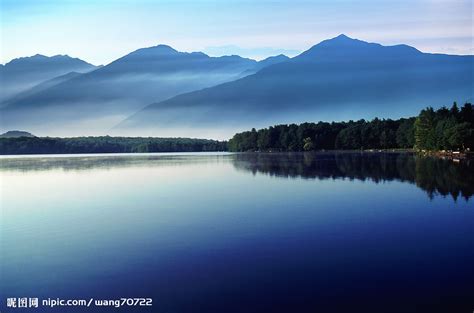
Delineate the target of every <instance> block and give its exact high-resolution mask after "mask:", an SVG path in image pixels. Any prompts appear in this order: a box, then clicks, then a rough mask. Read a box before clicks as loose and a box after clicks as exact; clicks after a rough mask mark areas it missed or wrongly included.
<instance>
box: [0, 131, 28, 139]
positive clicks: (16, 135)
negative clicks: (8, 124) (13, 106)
mask: <svg viewBox="0 0 474 313" xmlns="http://www.w3.org/2000/svg"><path fill="white" fill-rule="evenodd" d="M19 137H30V138H31V137H36V136H35V135H33V134H31V133H29V132H26V131H23V130H9V131H7V132H6V133H3V134H0V138H19Z"/></svg>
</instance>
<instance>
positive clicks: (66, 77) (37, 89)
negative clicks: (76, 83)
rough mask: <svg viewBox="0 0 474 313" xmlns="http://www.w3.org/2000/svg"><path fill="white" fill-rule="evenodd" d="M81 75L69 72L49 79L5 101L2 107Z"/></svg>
mask: <svg viewBox="0 0 474 313" xmlns="http://www.w3.org/2000/svg"><path fill="white" fill-rule="evenodd" d="M80 75H82V74H81V73H78V72H69V73H67V74H64V75H60V76H58V77H54V78H51V79H48V80H46V81H44V82H41V83H39V84H38V85H35V86H33V87H31V88H29V89H27V90H25V91H23V92H20V93H18V94H16V95H14V96H13V97H12V98H9V99H7V100H5V101H3V103H1V104H0V107H5V106H8V105H10V104H11V103H14V102H17V101H20V100H21V99H24V98H27V97H30V96H32V95H34V94H36V93H38V92H40V91H43V90H46V89H48V88H51V87H53V86H56V85H58V84H60V83H63V82H65V81H67V80H70V79H73V78H75V77H78V76H80Z"/></svg>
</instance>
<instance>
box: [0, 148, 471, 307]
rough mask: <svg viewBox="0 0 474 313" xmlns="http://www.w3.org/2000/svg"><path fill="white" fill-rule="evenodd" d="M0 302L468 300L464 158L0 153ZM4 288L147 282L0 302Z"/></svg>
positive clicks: (53, 289) (408, 303) (36, 291)
mask: <svg viewBox="0 0 474 313" xmlns="http://www.w3.org/2000/svg"><path fill="white" fill-rule="evenodd" d="M0 183H1V194H0V196H1V198H0V200H1V201H0V205H1V210H0V213H1V219H0V227H1V228H0V229H1V230H0V231H1V232H0V275H1V276H0V296H1V301H2V306H0V311H1V312H10V311H12V312H22V311H24V312H73V311H74V312H116V311H117V310H118V311H121V312H157V313H159V312H163V313H171V312H178V313H179V312H183V313H184V312H216V313H226V312H289V313H292V312H453V313H454V312H472V311H473V310H474V271H473V264H474V203H473V194H474V163H472V161H459V162H454V161H449V160H439V159H431V158H420V157H415V156H412V155H407V154H356V153H340V154H332V153H320V154H234V155H232V154H196V155H193V154H177V155H172V154H155V155H102V156H75V157H68V156H61V157H22V158H11V157H10V158H2V159H0ZM7 297H38V298H40V301H41V299H47V298H63V299H90V298H94V299H119V298H125V297H139V298H153V306H152V307H151V308H120V309H116V308H109V309H104V308H75V309H73V308H66V307H61V308H58V307H56V308H45V307H43V308H39V309H26V310H22V309H15V310H11V309H10V311H9V310H8V308H6V307H5V306H6V303H5V302H6V298H7Z"/></svg>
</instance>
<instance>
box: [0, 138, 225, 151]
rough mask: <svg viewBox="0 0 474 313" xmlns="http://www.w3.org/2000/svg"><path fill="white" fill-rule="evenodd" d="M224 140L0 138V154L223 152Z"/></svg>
mask: <svg viewBox="0 0 474 313" xmlns="http://www.w3.org/2000/svg"><path fill="white" fill-rule="evenodd" d="M225 150H227V142H225V141H216V140H208V139H191V138H151V137H150V138H145V137H110V136H101V137H74V138H51V137H17V138H0V154H64V153H133V152H136V153H140V152H204V151H225Z"/></svg>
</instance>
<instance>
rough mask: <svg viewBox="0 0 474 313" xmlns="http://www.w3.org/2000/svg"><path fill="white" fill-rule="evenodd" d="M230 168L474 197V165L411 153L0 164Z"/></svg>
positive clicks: (15, 165) (18, 167)
mask: <svg viewBox="0 0 474 313" xmlns="http://www.w3.org/2000/svg"><path fill="white" fill-rule="evenodd" d="M215 162H230V163H232V164H233V166H234V168H235V169H237V170H240V171H243V172H252V173H253V174H254V175H255V174H256V173H260V174H268V175H271V176H275V177H281V178H303V179H320V180H323V179H350V180H354V179H355V180H360V181H366V180H371V181H373V182H375V183H379V182H384V181H393V180H396V181H401V182H408V183H412V184H416V186H418V187H419V188H421V189H423V190H424V191H426V193H427V194H428V196H429V197H430V198H433V197H434V196H436V195H441V196H451V197H452V198H453V199H455V200H456V199H458V198H459V197H460V196H461V197H463V198H464V199H466V200H468V199H469V198H471V197H472V196H473V195H474V160H469V159H463V160H456V161H453V160H449V159H440V158H435V157H424V156H418V155H415V154H410V153H355V152H338V153H334V152H326V153H325V152H319V153H310V152H308V153H240V154H225V153H223V154H204V153H203V154H148V155H99V156H97V155H95V156H74V157H68V156H59V157H22V158H2V159H0V171H14V172H18V171H20V172H29V171H45V170H46V171H47V170H63V171H84V170H94V169H113V168H125V167H160V166H166V167H169V166H181V165H185V164H188V165H189V164H202V165H204V164H211V163H215Z"/></svg>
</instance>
